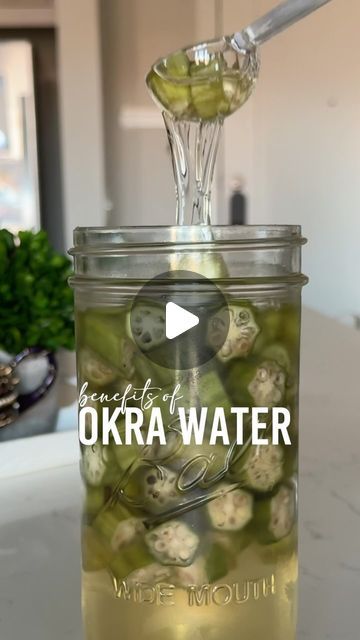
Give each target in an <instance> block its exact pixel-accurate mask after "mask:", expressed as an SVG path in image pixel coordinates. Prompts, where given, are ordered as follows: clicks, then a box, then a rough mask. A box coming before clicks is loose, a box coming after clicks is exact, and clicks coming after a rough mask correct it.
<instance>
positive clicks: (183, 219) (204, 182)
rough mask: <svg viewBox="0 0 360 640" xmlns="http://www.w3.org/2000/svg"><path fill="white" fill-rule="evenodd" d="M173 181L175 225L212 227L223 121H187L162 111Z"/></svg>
mask: <svg viewBox="0 0 360 640" xmlns="http://www.w3.org/2000/svg"><path fill="white" fill-rule="evenodd" d="M163 117H164V121H165V126H166V131H167V135H168V140H169V144H170V149H171V159H172V165H173V171H174V178H175V192H176V224H177V225H194V224H196V225H198V224H203V225H210V224H211V188H212V182H213V177H214V170H215V161H216V156H217V150H218V146H219V142H220V134H221V129H222V124H223V120H222V119H220V118H219V119H217V120H211V121H209V122H189V121H183V120H176V119H175V118H174V117H173V116H172V115H170V114H169V113H167V112H166V111H164V112H163Z"/></svg>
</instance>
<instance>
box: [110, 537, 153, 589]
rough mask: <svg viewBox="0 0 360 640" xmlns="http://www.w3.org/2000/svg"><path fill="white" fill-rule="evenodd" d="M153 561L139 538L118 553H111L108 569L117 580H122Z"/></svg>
mask: <svg viewBox="0 0 360 640" xmlns="http://www.w3.org/2000/svg"><path fill="white" fill-rule="evenodd" d="M153 563H154V558H153V557H152V555H151V554H150V553H149V551H148V549H147V547H146V545H145V544H144V542H143V540H142V539H141V538H139V539H137V540H135V541H134V542H132V543H130V544H128V545H127V546H126V547H124V548H123V549H121V550H120V551H119V553H113V555H112V558H111V561H110V563H109V569H110V572H111V574H112V575H113V576H115V577H116V578H117V579H118V580H124V579H125V578H127V577H128V576H132V575H133V574H134V572H135V571H139V570H142V569H144V568H145V567H148V566H150V565H152V564H153Z"/></svg>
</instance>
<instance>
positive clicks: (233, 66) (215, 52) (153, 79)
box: [147, 39, 259, 226]
mask: <svg viewBox="0 0 360 640" xmlns="http://www.w3.org/2000/svg"><path fill="white" fill-rule="evenodd" d="M258 69H259V61H258V56H257V50H256V48H255V47H252V46H250V47H249V49H248V50H244V51H242V52H241V51H235V50H234V49H233V48H231V47H230V46H229V43H228V42H227V40H226V39H221V40H219V41H218V42H211V43H209V44H204V45H199V46H197V47H195V48H189V49H187V50H186V49H185V50H182V51H178V52H175V53H173V54H171V55H170V56H168V57H166V58H163V59H161V60H159V61H158V62H157V63H155V64H154V66H153V67H152V70H151V71H150V73H149V75H148V77H147V85H148V88H149V90H150V93H151V95H152V97H153V98H154V100H155V102H156V103H157V104H158V105H159V106H160V107H161V108H162V110H163V117H164V121H165V126H166V131H167V135H168V140H169V144H170V150H171V159H172V166H173V172H174V179H175V192H176V224H177V225H180V226H183V225H210V224H211V221H212V218H211V189H212V182H213V177H214V169H215V162H216V156H217V150H218V147H219V141H220V135H221V130H222V124H223V121H224V118H225V117H227V116H229V115H230V114H232V113H234V111H236V110H237V109H239V108H240V107H241V106H242V105H243V104H244V103H245V102H246V100H247V99H248V98H249V97H250V95H251V93H252V90H253V87H254V84H255V80H256V78H257V74H258Z"/></svg>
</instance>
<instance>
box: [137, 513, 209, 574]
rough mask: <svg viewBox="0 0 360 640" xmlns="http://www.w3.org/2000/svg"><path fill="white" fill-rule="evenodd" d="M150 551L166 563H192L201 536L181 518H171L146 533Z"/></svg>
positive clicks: (182, 564) (158, 559)
mask: <svg viewBox="0 0 360 640" xmlns="http://www.w3.org/2000/svg"><path fill="white" fill-rule="evenodd" d="M145 541H146V544H147V546H148V548H149V551H150V553H151V554H152V555H153V556H154V558H155V559H156V560H157V561H158V562H160V563H161V564H164V565H174V566H176V565H179V566H183V567H186V566H187V565H190V564H191V563H192V561H193V559H194V557H195V554H196V551H197V548H198V546H199V542H200V539H199V536H198V535H197V534H196V533H195V532H194V531H193V530H192V529H191V528H190V527H189V526H188V525H187V524H186V523H185V522H182V521H181V520H169V521H168V522H165V523H164V524H161V525H159V526H158V527H156V528H154V529H152V530H151V531H149V532H148V533H147V534H146V535H145Z"/></svg>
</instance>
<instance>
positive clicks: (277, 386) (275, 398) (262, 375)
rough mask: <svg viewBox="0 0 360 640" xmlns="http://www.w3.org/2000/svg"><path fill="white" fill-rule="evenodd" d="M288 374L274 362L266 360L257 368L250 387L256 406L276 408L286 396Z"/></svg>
mask: <svg viewBox="0 0 360 640" xmlns="http://www.w3.org/2000/svg"><path fill="white" fill-rule="evenodd" d="M285 384H286V374H285V371H284V369H282V367H281V366H280V365H279V364H278V363H277V362H275V361H274V360H266V361H264V362H262V363H261V364H260V366H259V367H257V369H256V371H255V374H254V377H253V378H252V379H251V381H250V383H249V385H248V391H249V393H250V395H251V397H252V399H253V402H254V404H255V406H258V407H274V406H276V405H279V404H280V403H281V402H282V400H283V399H284V396H285Z"/></svg>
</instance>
